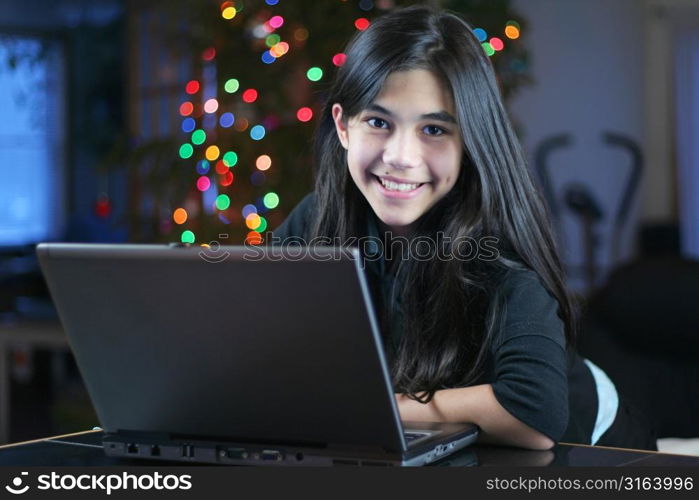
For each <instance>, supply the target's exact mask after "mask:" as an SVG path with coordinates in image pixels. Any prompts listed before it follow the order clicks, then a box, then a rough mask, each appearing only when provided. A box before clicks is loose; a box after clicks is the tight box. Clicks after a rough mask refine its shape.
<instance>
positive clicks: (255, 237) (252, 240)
mask: <svg viewBox="0 0 699 500" xmlns="http://www.w3.org/2000/svg"><path fill="white" fill-rule="evenodd" d="M245 243H247V244H248V245H259V244H260V243H262V235H261V234H260V233H258V232H257V231H250V232H249V233H248V234H247V236H246V237H245Z"/></svg>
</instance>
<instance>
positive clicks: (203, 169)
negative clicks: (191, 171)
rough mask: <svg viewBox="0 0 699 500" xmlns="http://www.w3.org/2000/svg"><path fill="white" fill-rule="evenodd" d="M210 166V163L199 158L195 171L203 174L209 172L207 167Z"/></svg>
mask: <svg viewBox="0 0 699 500" xmlns="http://www.w3.org/2000/svg"><path fill="white" fill-rule="evenodd" d="M210 167H211V164H210V163H209V162H208V161H207V160H199V161H198V162H197V173H198V174H199V175H204V174H207V173H209V168H210Z"/></svg>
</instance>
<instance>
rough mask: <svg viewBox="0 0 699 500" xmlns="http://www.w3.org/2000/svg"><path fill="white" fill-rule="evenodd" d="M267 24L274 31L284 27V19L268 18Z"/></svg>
mask: <svg viewBox="0 0 699 500" xmlns="http://www.w3.org/2000/svg"><path fill="white" fill-rule="evenodd" d="M268 23H269V25H270V26H271V27H272V28H274V29H275V30H276V29H279V28H281V27H282V26H283V25H284V18H283V17H282V16H273V17H272V18H270V20H269V21H268Z"/></svg>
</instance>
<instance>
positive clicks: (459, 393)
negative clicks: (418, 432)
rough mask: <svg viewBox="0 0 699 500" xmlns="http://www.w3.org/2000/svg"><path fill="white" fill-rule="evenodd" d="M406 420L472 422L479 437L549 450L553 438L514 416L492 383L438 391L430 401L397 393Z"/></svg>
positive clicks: (397, 399) (500, 442) (501, 442)
mask: <svg viewBox="0 0 699 500" xmlns="http://www.w3.org/2000/svg"><path fill="white" fill-rule="evenodd" d="M396 401H397V402H398V410H399V411H400V416H401V419H402V420H404V421H416V422H471V423H474V424H476V425H478V427H480V428H481V436H480V438H479V439H480V440H481V441H483V442H488V443H495V444H506V445H511V446H518V447H521V448H529V449H532V450H548V449H550V448H552V447H553V445H554V444H555V443H554V441H553V440H552V439H551V438H549V437H547V436H545V435H544V434H542V433H541V432H539V431H536V430H534V429H532V428H531V427H529V426H528V425H526V424H524V423H522V422H521V421H520V420H518V419H516V418H515V417H513V416H512V415H511V414H510V413H509V412H508V411H507V410H505V408H503V407H502V405H500V403H498V401H497V399H496V398H495V395H494V393H493V388H492V386H491V385H490V384H483V385H476V386H472V387H459V388H456V389H443V390H441V391H437V392H436V393H435V395H434V398H433V399H432V400H431V401H430V402H429V403H427V404H423V403H420V402H418V401H415V400H413V399H410V398H408V397H407V396H404V395H402V394H396Z"/></svg>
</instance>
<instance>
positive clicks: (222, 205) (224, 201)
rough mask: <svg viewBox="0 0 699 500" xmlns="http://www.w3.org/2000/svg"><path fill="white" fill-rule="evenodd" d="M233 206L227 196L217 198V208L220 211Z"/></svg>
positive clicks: (222, 195) (221, 195)
mask: <svg viewBox="0 0 699 500" xmlns="http://www.w3.org/2000/svg"><path fill="white" fill-rule="evenodd" d="M230 206H231V199H230V198H229V197H228V195H227V194H220V195H218V196H217V197H216V208H217V209H219V210H226V209H227V208H228V207H230Z"/></svg>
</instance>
